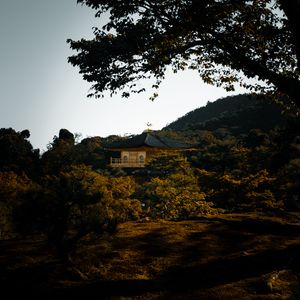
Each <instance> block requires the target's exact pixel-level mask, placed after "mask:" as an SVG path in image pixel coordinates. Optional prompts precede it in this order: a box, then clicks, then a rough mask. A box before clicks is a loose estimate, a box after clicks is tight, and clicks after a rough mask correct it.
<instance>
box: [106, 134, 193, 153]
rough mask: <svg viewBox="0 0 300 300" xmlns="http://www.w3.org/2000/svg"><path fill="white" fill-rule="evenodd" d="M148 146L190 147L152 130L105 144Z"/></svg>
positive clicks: (111, 145) (111, 146) (109, 146)
mask: <svg viewBox="0 0 300 300" xmlns="http://www.w3.org/2000/svg"><path fill="white" fill-rule="evenodd" d="M143 146H148V147H152V148H160V149H163V148H168V149H172V148H175V149H179V148H182V149H185V148H191V145H188V144H184V143H181V142H178V141H175V140H172V139H170V138H166V137H161V136H158V135H157V134H155V133H153V132H143V133H142V134H140V135H136V136H134V137H132V138H129V139H126V140H123V141H116V142H113V143H111V144H109V145H106V148H137V147H143Z"/></svg>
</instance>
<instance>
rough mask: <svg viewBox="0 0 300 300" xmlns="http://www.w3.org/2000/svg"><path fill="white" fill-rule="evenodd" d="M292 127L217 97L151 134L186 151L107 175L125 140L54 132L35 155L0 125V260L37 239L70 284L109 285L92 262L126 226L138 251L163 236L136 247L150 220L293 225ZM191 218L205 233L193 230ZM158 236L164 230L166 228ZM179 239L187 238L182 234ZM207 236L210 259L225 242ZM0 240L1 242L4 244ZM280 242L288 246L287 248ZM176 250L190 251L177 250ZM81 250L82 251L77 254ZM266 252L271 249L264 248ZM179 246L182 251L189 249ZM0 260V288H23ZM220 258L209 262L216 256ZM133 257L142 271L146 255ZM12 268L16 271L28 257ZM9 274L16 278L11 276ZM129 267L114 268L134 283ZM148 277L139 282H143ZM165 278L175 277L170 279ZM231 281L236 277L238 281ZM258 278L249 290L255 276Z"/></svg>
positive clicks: (264, 110)
mask: <svg viewBox="0 0 300 300" xmlns="http://www.w3.org/2000/svg"><path fill="white" fill-rule="evenodd" d="M299 129H300V123H299V118H298V117H296V116H295V117H292V116H289V117H285V116H284V115H282V114H281V113H280V111H279V109H278V108H276V107H275V106H274V105H271V104H267V103H263V102H260V101H259V100H253V99H249V98H248V97H247V96H235V97H229V98H225V99H220V100H218V101H216V102H215V103H209V104H208V105H207V106H206V107H204V108H200V109H197V110H195V111H193V112H191V113H189V114H187V115H186V116H184V117H182V118H180V119H179V120H177V121H175V122H174V123H172V124H170V125H169V126H168V127H166V128H164V129H163V130H161V131H158V132H155V134H156V135H157V136H160V137H171V138H173V139H175V140H178V141H183V142H186V143H188V144H190V145H191V147H189V148H188V150H187V149H186V148H185V149H186V150H184V152H177V151H175V152H168V151H166V152H163V151H162V152H159V153H158V154H157V155H155V156H153V157H152V158H151V159H150V161H149V162H147V164H146V166H145V167H144V168H140V169H132V168H131V169H126V168H123V169H121V168H111V167H110V166H109V162H110V157H111V156H113V155H114V154H116V153H113V152H112V151H110V150H109V149H108V148H107V147H106V145H108V144H110V143H112V142H114V141H116V140H124V139H127V138H130V137H120V136H116V135H112V136H109V137H106V138H102V137H89V138H85V139H83V140H81V141H77V140H76V136H75V135H74V134H73V133H71V132H69V131H68V130H67V129H61V130H60V131H59V134H58V135H57V136H54V137H53V140H52V141H51V142H50V143H49V145H48V149H47V151H45V152H44V153H40V152H39V150H38V149H34V148H33V147H32V145H31V144H30V142H29V140H28V138H29V137H30V132H29V131H28V130H23V131H21V132H17V131H15V130H14V129H12V128H2V129H0V154H1V158H0V217H1V218H0V239H1V240H2V242H3V243H2V244H3V249H4V250H3V251H8V252H7V253H10V252H9V251H13V250H11V248H10V247H17V246H12V245H14V244H10V242H9V241H10V240H11V239H14V238H18V239H17V241H19V240H20V239H21V244H22V243H23V242H22V241H23V240H22V239H24V238H26V237H28V236H29V237H33V239H36V238H38V240H37V241H40V242H41V243H42V244H43V245H44V246H43V247H44V248H43V249H45V250H44V252H43V253H48V254H49V255H52V257H55V259H58V260H56V261H59V262H60V263H59V265H60V266H61V268H62V269H63V270H70V272H71V273H70V274H72V275H70V274H69V273H68V272H69V271H68V272H67V273H64V272H65V271H64V272H63V273H62V272H61V274H64V276H66V278H67V279H68V280H69V279H70V278H73V276H75V277H76V278H79V280H87V279H91V280H94V279H97V280H98V279H99V276H100V277H101V276H103V277H101V278H110V279H111V278H118V276H119V275H118V274H119V273H118V271H117V270H114V269H110V268H111V267H110V264H111V262H110V260H109V263H108V264H106V268H108V269H107V270H110V271H107V270H103V268H102V267H99V264H102V262H107V261H108V260H107V259H108V258H106V255H110V256H109V257H110V258H112V257H114V256H111V255H112V253H113V252H114V251H115V250H113V249H119V248H118V246H117V244H114V245H111V244H110V241H112V240H114V243H118V241H119V240H121V241H122V236H126V234H127V233H126V230H133V229H134V230H133V232H132V233H131V234H132V236H133V237H134V239H135V240H136V239H137V241H138V242H139V243H140V244H141V246H140V247H147V249H148V248H149V249H150V248H151V247H157V249H163V248H162V247H164V246H163V243H164V240H163V239H160V238H159V239H157V238H153V237H156V236H157V235H156V234H157V232H156V231H155V232H154V233H153V232H152V231H151V232H149V233H147V232H145V237H144V236H140V235H139V234H138V236H139V238H137V237H136V234H137V233H136V232H135V228H138V226H139V225H138V224H140V223H139V222H141V223H142V224H144V225H142V228H144V229H143V230H146V229H145V228H146V227H147V226H148V225H147V224H145V222H152V223H151V224H154V225H151V226H155V227H157V225H156V224H164V223H161V222H162V220H163V222H170V223H169V224H173V223H171V222H173V221H176V222H177V221H183V220H186V222H191V223H185V225H183V226H191V227H189V228H195V230H197V231H199V230H203V228H207V227H206V226H207V224H206V223H205V222H207V221H201V220H211V221H209V222H212V224H213V226H214V222H215V221H214V220H215V219H216V218H219V220H220V219H221V220H224V222H225V223H224V224H227V223H226V222H227V221H226V220H227V218H228V216H229V215H232V214H242V215H241V216H251V217H253V219H254V220H255V221H254V222H258V220H257V219H256V218H257V216H258V215H259V214H264V215H267V216H269V215H272V216H275V217H276V218H281V217H282V216H287V215H288V218H290V216H295V218H296V219H297V216H298V214H299V210H300V195H299V191H300V173H299V170H300V135H299V132H300V130H299ZM161 140H167V139H163V138H161ZM279 216H280V217H279ZM207 218H209V219H207ZM229 218H230V217H229ZM240 218H243V217H238V221H239V222H240ZM192 220H198V221H199V222H200V223H201V222H203V224H202V223H201V225H200V227H199V226H198V225H195V223H193V221H192ZM128 221H133V222H136V223H133V225H128V226H129V227H126V226H127V225H124V226H125V227H122V225H121V223H126V224H130V223H128ZM222 222H223V221H222ZM276 222H281V219H276ZM296 222H298V221H296ZM176 224H177V223H176ZM255 224H256V223H255ZM119 225H120V226H119ZM130 226H132V227H130ZM166 226H168V225H166ZM172 226H173V225H172ZM176 226H177V225H176ZM178 226H179V227H180V225H178ZM203 226H204V227H203ZM218 226H220V225H218ZM270 226H271V225H270ZM272 226H273V225H272ZM276 226H277V225H276ZM118 228H123V230H124V228H125V231H123V232H121V233H120V235H121V237H120V235H119V236H118V237H117V238H114V239H112V237H113V236H115V237H116V235H115V234H116V232H117V230H118ZM126 228H127V229H126ZM130 228H133V229H130ZM157 228H158V229H157V230H159V231H160V229H159V228H162V230H163V231H164V232H165V227H164V225H159V226H158V227H157ZM184 228H185V227H184ZM223 229H224V228H223ZM205 230H206V229H205ZM224 230H225V233H224V234H226V232H227V233H228V232H230V229H229V228H227V227H226V226H225V229H224ZM239 230H240V232H239V233H238V235H239V236H244V235H245V232H244V231H243V229H242V230H241V229H239ZM251 230H252V225H251ZM272 230H273V229H272ZM272 230H271V231H270V232H272ZM177 231H178V230H177ZM185 231H186V232H185ZM179 232H180V231H179ZM182 232H185V233H184V234H186V235H188V234H190V233H189V229H184V230H183V231H182ZM165 233H166V232H165ZM165 233H163V234H165ZM205 234H208V236H209V239H210V240H211V241H212V244H211V247H212V249H213V251H217V252H218V251H219V250H220V249H223V250H222V251H225V250H224V249H225V248H226V249H227V248H228V245H231V244H232V243H233V242H234V238H232V237H230V238H229V239H228V240H226V241H224V243H223V242H222V244H218V243H217V242H216V241H215V239H216V237H215V236H214V235H213V236H214V237H211V233H209V232H207V233H205ZM247 234H248V233H247ZM222 236H223V233H222ZM172 239H174V242H175V243H177V242H176V240H177V239H181V237H179V236H173V237H171V238H170V241H168V243H173V241H172ZM3 240H8V241H7V243H6V242H4V241H3ZM198 241H199V239H198V236H197V238H196V239H192V240H191V241H190V243H191V247H193V249H197V251H204V250H203V248H202V245H203V243H198ZM104 242H105V243H108V244H103V243H104ZM285 242H286V243H287V245H290V243H289V241H287V240H286V241H285ZM35 243H36V242H35ZM153 243H154V244H153ZM125 244H126V243H125ZM132 244H135V243H134V242H133V243H131V244H130V245H132ZM183 244H184V245H188V243H186V242H184V243H183ZM7 245H8V246H7ZM32 245H33V244H32ZM88 245H90V248H89V246H88ZM96 245H97V247H100V248H99V249H102V250H100V252H101V253H100V254H99V253H98V254H97V253H96V252H95V249H96V248H94V246H96ZM103 245H106V246H105V247H106V248H105V249H104V248H101V247H103ZM153 245H156V246H153ZM170 245H171V244H170ZM172 245H173V244H172ZM0 246H1V243H0ZM85 247H88V249H89V250H88V251H86V250H84V249H85ZM130 247H131V246H130ZM172 247H173V246H172ZM243 247H244V248H243V249H246V250H243V251H249V249H250V248H251V250H253V247H252V246H248V244H247V245H245V246H243ZM249 247H250V248H249ZM255 247H257V246H255ZM266 247H267V249H269V247H270V246H269V244H268V246H266ZM167 248H168V250H167V251H166V252H163V253H162V252H161V253H159V254H158V256H159V257H161V256H163V259H162V260H160V262H159V265H155V264H154V265H152V266H151V268H153V269H155V270H157V271H155V272H160V271H159V270H161V271H162V270H164V269H165V267H166V266H165V265H164V264H163V262H165V260H166V255H167V256H168V257H169V259H173V258H172V255H171V254H170V252H169V248H170V247H169V246H168V247H167ZM5 249H6V250H5ZM7 249H8V250H7ZM9 249H10V250H9ZM93 249H94V250H93ZM122 249H123V248H122ZM122 249H121V248H120V249H119V250H120V253H122V255H127V254H126V253H127V252H126V253H125V252H123V250H122ZM124 249H125V248H124ZM179 249H181V250H180V251H183V252H184V251H187V253H189V250H188V249H185V248H182V247H180V248H179ZM212 249H209V253H212ZM125 250H126V249H125ZM125 250H124V251H125ZM35 251H36V250H35ZM80 251H81V252H80ZM82 251H83V252H84V255H82V253H83V252H82ZM97 251H99V250H97ZM126 251H127V250H126ZM130 251H131V250H130ZM159 251H162V250H159ZM163 251H164V250H163ZM193 251H194V250H193ZM205 251H206V250H205ZM205 251H204V252H203V253H206V252H205ZM207 251H208V250H207ZM272 251H273V250H272ZM288 251H290V250H288ZM133 252H134V251H133ZM217 252H215V253H217ZM34 253H39V252H34ZM80 253H81V254H80ZM124 253H125V254H124ZM153 253H154V254H153ZM153 253H152V252H151V253H150V252H149V254H147V255H146V256H145V257H146V259H147V260H148V259H150V260H151V261H155V259H152V258H153V257H154V256H155V257H156V254H155V253H156V252H153ZM166 253H167V254H166ZM218 253H219V252H218ZM288 253H290V252H288ZM48 254H47V255H48ZM6 255H7V257H8V260H7V258H5V256H3V257H4V259H3V261H2V265H3V266H4V267H3V269H5V270H7V271H5V275H3V278H4V282H6V283H5V285H8V286H13V285H14V284H15V281H16V280H17V281H18V282H19V283H18V284H19V285H21V286H22V284H23V283H24V282H26V281H24V280H23V278H21V279H20V278H19V277H18V276H19V275H18V270H19V267H18V266H16V265H15V263H10V259H11V257H10V255H9V254H6ZM93 255H94V256H93ZM218 255H219V254H218ZM218 255H217V256H215V258H214V259H220V258H216V257H219V256H218ZM237 255H238V256H239V255H241V254H240V253H239V254H237ZM33 257H34V258H33V259H32V260H31V261H32V262H33V263H32V264H31V268H33V267H34V266H35V265H36V263H35V259H37V257H39V256H38V255H37V254H33ZM47 257H48V256H47ZM138 257H140V258H139V259H141V262H142V260H143V259H144V258H143V257H144V255H141V256H138ZM176 257H177V256H176ZM220 257H223V255H221V256H220ZM39 259H40V258H39ZM39 259H38V262H37V263H38V264H40V262H39ZM197 259H198V257H197V258H195V261H197ZM22 260H23V261H24V263H25V264H26V255H25V258H24V257H22ZM114 261H115V262H116V260H114ZM121 261H122V259H121ZM124 261H125V259H124ZM172 261H173V260H172ZM279 261H280V264H285V263H286V262H285V257H283V258H280V260H279ZM44 263H45V264H46V261H44ZM222 263H223V262H222ZM117 264H118V265H120V263H117ZM121 264H122V262H121ZM134 264H136V265H137V269H139V270H143V272H145V274H146V273H147V274H148V272H149V274H150V273H151V274H152V271H151V270H150V269H151V268H150V269H149V270H148V269H145V268H143V267H141V265H139V264H141V263H140V262H136V263H134ZM184 264H185V263H184ZM247 264H248V261H247ZM249 264H251V262H249ZM143 265H144V263H143ZM170 265H171V263H170ZM12 266H14V267H13V268H16V271H9V270H10V268H12ZM26 266H27V265H26ZM65 266H67V267H65ZM128 266H129V265H128V264H127V265H126V264H124V267H125V269H124V270H122V272H121V273H122V274H123V273H124V274H129V273H130V272H132V276H133V278H135V276H139V275H136V274H135V273H134V272H136V271H134V270H133V269H132V268H131V267H128ZM270 266H272V265H271V264H267V265H264V267H263V270H273V268H272V267H270ZM0 267H1V265H0ZM25 268H28V267H25ZM216 268H217V269H218V268H219V266H218V265H217V266H216ZM264 268H265V269H264ZM204 270H205V267H204ZM155 272H154V273H153V274H156V273H155ZM264 272H266V271H264ZM46 273H47V272H46ZM50 273H51V272H50ZM50 273H47V276H48V275H49V276H50ZM22 274H23V273H22ZM74 274H75V275H74ZM284 274H286V273H284ZM288 274H290V273H288ZM291 274H292V275H293V273H291ZM51 276H54V277H55V276H56V275H55V274H54V275H51ZM124 276H125V275H124ZM126 276H127V275H126ZM128 276H129V277H130V276H131V275H130V274H129V275H128ZM147 276H148V275H147ZM149 276H150V277H147V278H148V279H149V278H151V276H152V275H149ZM154 276H155V275H154ZM172 276H175V278H176V276H177V275H172ZM237 276H240V273H239V272H238V273H237ZM293 276H294V275H293ZM129 277H128V278H129ZM126 278H127V277H126ZM130 278H131V277H130ZM47 280H48V279H46V281H47ZM51 280H52V279H51ZM51 280H50V279H49V282H50V283H49V284H50V286H51V284H52V283H51ZM256 280H258V281H259V280H260V277H259V276H258V277H257V279H256ZM294 282H297V280H294ZM185 285H186V286H187V283H185ZM255 290H256V289H255ZM110 292H111V291H109V293H110ZM237 298H241V297H237ZM145 299H146V298H145Z"/></svg>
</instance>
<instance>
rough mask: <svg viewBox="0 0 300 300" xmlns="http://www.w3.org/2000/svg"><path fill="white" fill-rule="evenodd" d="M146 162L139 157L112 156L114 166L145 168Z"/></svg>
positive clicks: (111, 164)
mask: <svg viewBox="0 0 300 300" xmlns="http://www.w3.org/2000/svg"><path fill="white" fill-rule="evenodd" d="M145 165H146V162H145V161H144V160H139V159H122V158H113V157H111V158H110V166H111V167H112V168H144V167H145Z"/></svg>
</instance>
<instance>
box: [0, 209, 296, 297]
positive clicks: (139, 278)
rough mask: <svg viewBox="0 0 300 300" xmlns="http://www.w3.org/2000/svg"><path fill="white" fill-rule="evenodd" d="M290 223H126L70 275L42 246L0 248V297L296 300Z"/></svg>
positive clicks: (87, 251)
mask: <svg viewBox="0 0 300 300" xmlns="http://www.w3.org/2000/svg"><path fill="white" fill-rule="evenodd" d="M299 229H300V221H299V218H298V216H297V215H285V216H281V217H268V216H262V215H260V216H259V215H255V214H241V215H237V214H235V215H233V214H231V215H221V216H218V217H210V218H201V219H199V220H192V221H182V222H167V221H160V222H128V223H125V224H122V225H121V226H120V228H119V231H118V233H117V234H116V236H114V237H108V238H106V239H105V240H104V239H101V240H98V241H97V242H95V241H93V242H91V240H87V241H85V242H84V243H83V244H82V245H81V247H80V248H79V249H78V250H77V252H76V253H75V254H74V256H73V257H74V266H73V268H69V267H66V266H64V265H62V264H60V263H59V261H58V260H57V259H56V258H55V256H54V255H53V254H52V252H51V251H50V249H49V247H47V245H46V244H45V242H44V241H43V239H36V240H32V239H27V240H19V241H17V240H14V241H2V242H1V243H0V250H1V256H0V267H1V282H2V286H3V289H6V290H7V291H9V293H10V294H11V295H12V294H13V293H22V294H23V296H24V295H26V294H28V295H35V296H38V297H39V298H43V299H46V298H47V299H68V298H70V299H71V298H81V299H85V298H87V299H133V298H134V299H300V289H299V287H300V280H299V279H300V230H299Z"/></svg>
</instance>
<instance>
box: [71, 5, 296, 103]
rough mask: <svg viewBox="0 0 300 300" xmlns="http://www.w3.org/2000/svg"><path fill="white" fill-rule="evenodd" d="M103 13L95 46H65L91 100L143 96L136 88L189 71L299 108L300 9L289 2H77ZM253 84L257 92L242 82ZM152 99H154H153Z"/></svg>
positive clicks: (88, 42)
mask: <svg viewBox="0 0 300 300" xmlns="http://www.w3.org/2000/svg"><path fill="white" fill-rule="evenodd" d="M77 2H78V3H81V4H84V5H87V6H89V7H91V8H93V9H95V10H97V13H96V16H97V17H100V16H101V15H102V14H103V13H105V12H109V14H110V19H109V21H108V22H107V24H105V25H104V26H103V27H102V29H99V28H95V29H94V34H95V38H94V39H92V40H85V39H81V40H80V41H73V40H68V41H69V43H70V46H71V48H72V49H73V50H76V51H78V52H79V53H78V54H77V55H74V56H71V57H69V62H70V63H71V64H72V65H74V66H78V67H79V68H80V73H81V74H83V77H84V79H85V80H87V81H88V82H92V83H93V93H91V94H90V96H92V95H94V96H96V97H100V96H101V95H103V94H102V93H103V92H104V91H110V92H111V93H112V94H113V93H116V92H118V91H120V90H122V91H123V94H122V95H123V96H124V97H128V96H129V95H130V93H139V92H141V91H144V88H141V87H140V84H139V85H137V84H136V82H137V81H139V82H140V80H141V79H146V78H151V77H154V78H156V83H155V84H153V88H158V86H159V84H160V83H161V81H162V80H163V79H164V76H165V71H166V69H167V67H168V66H171V67H172V69H173V70H174V72H177V71H178V70H184V69H187V68H189V69H195V70H197V71H198V72H199V75H200V77H201V78H202V79H203V80H204V82H206V83H209V84H215V85H217V86H223V87H224V88H225V89H226V90H228V91H230V90H233V89H234V84H235V83H241V84H242V85H243V86H244V87H247V88H249V89H251V90H252V91H264V92H277V93H276V94H277V95H278V93H279V94H280V95H282V94H284V95H287V96H288V97H287V98H286V100H287V103H288V104H290V105H291V106H293V105H294V104H296V105H297V106H298V108H299V107H300V97H299V95H300V93H299V91H300V80H299V68H300V33H299V30H298V28H299V27H300V24H299V23H300V20H299V14H300V3H299V1H295V0H292V1H291V0H250V1H248V0H247V1H246V0H240V1H237V0H218V1H217V0H178V1H177V0H176V1H175V0H164V1H149V0H125V1H115V0H78V1H77ZM241 73H243V74H244V75H245V76H246V77H247V78H258V79H260V80H261V82H263V83H264V85H261V84H251V83H249V82H248V83H247V82H245V81H244V80H243V76H241ZM154 96H155V95H154Z"/></svg>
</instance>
